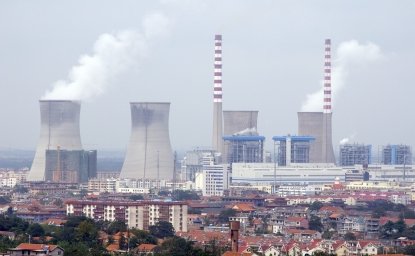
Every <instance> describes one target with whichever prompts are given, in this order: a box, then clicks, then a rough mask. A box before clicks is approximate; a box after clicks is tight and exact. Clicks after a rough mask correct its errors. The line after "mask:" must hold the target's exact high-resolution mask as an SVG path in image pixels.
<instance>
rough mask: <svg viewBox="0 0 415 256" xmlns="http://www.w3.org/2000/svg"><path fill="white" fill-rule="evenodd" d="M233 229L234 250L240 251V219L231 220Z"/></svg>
mask: <svg viewBox="0 0 415 256" xmlns="http://www.w3.org/2000/svg"><path fill="white" fill-rule="evenodd" d="M229 226H230V230H231V248H232V252H238V250H239V248H238V247H239V229H240V227H241V224H240V222H239V221H230V223H229Z"/></svg>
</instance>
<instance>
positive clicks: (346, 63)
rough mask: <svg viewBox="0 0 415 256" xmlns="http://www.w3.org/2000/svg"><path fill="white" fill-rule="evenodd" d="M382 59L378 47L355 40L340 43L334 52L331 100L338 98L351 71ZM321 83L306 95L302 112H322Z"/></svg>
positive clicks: (382, 55)
mask: <svg viewBox="0 0 415 256" xmlns="http://www.w3.org/2000/svg"><path fill="white" fill-rule="evenodd" d="M382 59H384V54H383V53H382V51H381V49H380V47H379V46H378V45H376V44H374V43H371V42H368V43H366V44H360V43H359V42H358V41H356V40H350V41H346V42H342V43H341V44H340V45H339V47H338V48H337V51H336V58H335V59H334V63H333V64H334V65H333V70H332V98H333V101H334V102H335V99H336V98H337V97H338V96H339V92H340V91H341V90H342V89H343V88H344V87H345V86H346V85H347V83H346V81H347V76H348V75H349V74H350V72H352V71H353V69H356V68H361V67H364V66H366V65H368V64H370V63H373V62H376V61H380V60H382ZM323 89H324V88H323V82H321V88H320V89H319V90H318V91H316V92H314V93H312V94H309V95H307V99H306V101H305V102H304V103H303V105H302V107H301V111H302V112H320V111H322V110H323V95H324V94H323Z"/></svg>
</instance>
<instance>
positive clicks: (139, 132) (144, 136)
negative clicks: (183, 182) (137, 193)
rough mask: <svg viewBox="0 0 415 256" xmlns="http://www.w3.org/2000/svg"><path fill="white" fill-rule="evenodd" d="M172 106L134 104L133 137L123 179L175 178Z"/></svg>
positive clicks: (165, 104)
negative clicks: (171, 143) (171, 119)
mask: <svg viewBox="0 0 415 256" xmlns="http://www.w3.org/2000/svg"><path fill="white" fill-rule="evenodd" d="M169 109H170V103H160V102H158V103H156V102H137V103H136V102H133V103H131V121H132V128H131V137H130V143H129V145H128V148H127V153H126V157H125V160H124V164H123V167H122V169H121V173H120V178H121V179H123V178H133V179H157V180H159V179H162V180H171V179H173V172H174V158H173V152H172V149H171V145H170V137H169Z"/></svg>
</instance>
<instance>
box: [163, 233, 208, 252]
mask: <svg viewBox="0 0 415 256" xmlns="http://www.w3.org/2000/svg"><path fill="white" fill-rule="evenodd" d="M156 255H162V256H164V255H166V256H168V255H169V256H170V255H174V256H187V255H192V256H199V255H200V256H201V255H203V252H202V251H201V250H198V249H195V248H193V243H192V242H190V241H186V240H185V239H183V238H181V237H177V236H174V237H171V238H168V239H166V240H165V241H164V242H163V243H162V244H161V246H160V252H159V253H158V254H156Z"/></svg>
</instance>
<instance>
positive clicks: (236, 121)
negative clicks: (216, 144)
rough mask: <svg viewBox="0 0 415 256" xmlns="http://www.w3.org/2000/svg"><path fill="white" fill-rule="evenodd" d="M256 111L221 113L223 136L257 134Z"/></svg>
mask: <svg viewBox="0 0 415 256" xmlns="http://www.w3.org/2000/svg"><path fill="white" fill-rule="evenodd" d="M257 121H258V111H223V123H224V127H223V129H224V132H223V134H224V135H234V134H237V133H246V132H257Z"/></svg>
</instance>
